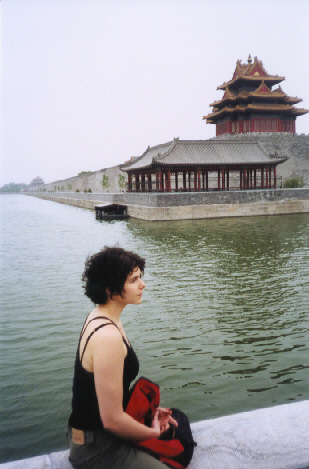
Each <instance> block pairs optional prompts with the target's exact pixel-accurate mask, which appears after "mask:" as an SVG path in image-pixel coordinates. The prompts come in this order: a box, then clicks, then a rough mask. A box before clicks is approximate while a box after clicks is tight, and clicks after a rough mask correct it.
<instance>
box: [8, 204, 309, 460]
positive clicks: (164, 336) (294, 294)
mask: <svg viewBox="0 0 309 469" xmlns="http://www.w3.org/2000/svg"><path fill="white" fill-rule="evenodd" d="M0 204H1V217H2V218H1V227H2V242H1V259H2V263H1V316H0V328H1V336H0V461H1V462H3V461H8V460H11V459H19V458H24V457H28V456H33V455H38V454H43V453H46V452H51V451H54V450H59V449H63V448H65V447H66V441H65V436H64V435H65V427H66V420H67V417H68V414H69V411H70V399H71V385H72V372H73V361H74V355H75V352H76V345H77V340H78V335H79V331H80V328H81V325H82V323H83V321H84V317H85V315H86V314H87V313H88V312H89V311H90V309H91V303H90V302H89V300H88V299H87V298H86V297H85V296H84V295H83V290H82V288H81V280H80V277H81V273H82V270H83V263H84V260H85V257H86V256H87V255H88V254H89V253H93V252H95V251H97V250H99V249H100V248H101V247H102V246H104V245H105V244H107V245H114V244H115V243H118V244H119V245H121V246H123V247H125V248H127V249H132V250H135V251H137V252H138V253H139V254H141V255H142V256H144V257H146V271H145V277H144V279H145V282H146V284H147V287H146V291H145V294H144V297H143V298H144V301H143V303H142V305H140V306H131V307H129V308H128V309H127V310H125V311H124V314H123V322H124V324H125V328H126V331H127V334H128V336H129V338H130V340H131V342H132V344H133V346H134V348H135V350H136V352H137V354H138V356H139V359H140V365H141V375H144V376H147V377H149V378H151V379H152V380H153V381H156V382H158V383H159V384H160V386H161V394H162V404H163V405H168V406H175V407H180V408H182V409H183V410H185V411H186V412H187V414H188V415H189V417H190V419H191V421H197V420H203V419H207V418H213V417H216V416H221V415H226V414H231V413H235V412H241V411H246V410H251V409H256V408H259V407H267V406H272V405H276V404H282V403H287V402H292V401H297V400H303V399H308V385H309V353H308V343H309V328H308V326H309V320H308V303H309V269H308V267H309V214H308V215H307V214H302V215H291V216H288V215H287V216H277V217H256V218H238V219H231V220H230V219H221V220H220V219H218V220H198V221H183V222H172V223H171V222H157V223H151V222H143V221H140V220H133V219H130V220H128V221H124V222H111V223H106V222H105V223H104V222H98V221H96V220H95V216H94V213H93V212H91V211H87V210H82V209H78V208H74V207H69V206H65V205H60V204H56V203H54V202H49V201H43V200H39V199H34V198H31V197H26V196H18V195H10V196H9V195H8V196H1V197H0Z"/></svg>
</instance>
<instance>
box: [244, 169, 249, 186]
mask: <svg viewBox="0 0 309 469" xmlns="http://www.w3.org/2000/svg"><path fill="white" fill-rule="evenodd" d="M244 189H248V181H247V168H245V169H244Z"/></svg>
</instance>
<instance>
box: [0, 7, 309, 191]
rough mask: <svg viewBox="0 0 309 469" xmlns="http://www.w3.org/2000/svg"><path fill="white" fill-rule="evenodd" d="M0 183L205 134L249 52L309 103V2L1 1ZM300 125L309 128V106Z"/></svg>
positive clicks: (211, 131)
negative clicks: (216, 103)
mask: <svg viewBox="0 0 309 469" xmlns="http://www.w3.org/2000/svg"><path fill="white" fill-rule="evenodd" d="M0 8H1V17H2V20H1V22H2V28H1V29H2V158H1V160H2V161H1V179H0V185H2V184H5V183H9V182H13V181H14V182H25V183H30V181H31V180H32V179H33V178H34V177H35V176H41V177H42V178H43V179H44V181H45V182H51V181H55V180H57V179H63V178H67V177H70V176H74V175H76V174H77V173H78V172H80V171H87V170H91V171H95V170H99V169H102V168H105V167H109V166H113V165H116V164H120V163H122V162H124V161H125V160H127V159H129V158H130V156H132V155H134V156H137V155H140V154H141V153H143V151H144V150H145V149H146V147H147V146H148V145H156V144H159V143H163V142H166V141H169V140H171V139H173V138H174V137H180V138H181V139H207V138H211V137H213V136H215V126H214V125H206V124H205V121H203V120H202V117H203V116H204V115H206V114H208V113H209V112H210V110H211V108H209V104H210V103H212V102H213V101H215V100H218V99H220V98H221V97H222V91H219V90H216V88H217V86H219V85H221V84H222V83H223V82H224V81H228V80H229V79H231V78H232V74H233V71H234V69H235V64H236V61H237V59H241V60H242V61H243V62H246V61H247V58H248V54H249V53H250V54H251V56H252V57H254V56H257V57H258V58H259V59H261V60H262V61H263V64H264V67H265V68H266V70H267V72H268V73H271V74H278V75H282V76H285V78H286V80H285V81H284V82H283V83H282V84H281V86H282V88H283V91H285V92H286V93H287V94H289V95H290V96H299V97H300V98H302V99H303V102H302V103H300V104H298V105H297V106H298V107H304V108H307V109H309V61H308V58H309V53H308V52H309V27H308V18H309V0H294V2H292V1H291V0H244V1H243V0H164V1H163V0H162V1H161V0H139V1H138V0H122V1H121V0H2V1H1V7H0ZM296 128H297V133H306V134H307V133H308V132H309V114H307V115H305V116H302V117H299V118H298V119H297V122H296Z"/></svg>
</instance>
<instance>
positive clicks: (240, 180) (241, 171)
mask: <svg viewBox="0 0 309 469" xmlns="http://www.w3.org/2000/svg"><path fill="white" fill-rule="evenodd" d="M242 181H243V170H242V169H240V170H239V186H240V189H242V187H243V184H242Z"/></svg>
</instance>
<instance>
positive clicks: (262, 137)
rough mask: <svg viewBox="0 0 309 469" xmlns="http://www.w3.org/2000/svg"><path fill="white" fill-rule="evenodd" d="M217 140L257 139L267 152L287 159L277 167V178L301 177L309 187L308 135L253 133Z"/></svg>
mask: <svg viewBox="0 0 309 469" xmlns="http://www.w3.org/2000/svg"><path fill="white" fill-rule="evenodd" d="M217 139H219V140H226V139H237V140H243V139H258V140H259V141H260V142H261V144H262V146H263V147H264V148H265V150H266V151H267V152H269V153H271V154H273V153H277V154H278V155H279V156H287V157H288V159H287V161H286V162H285V163H282V164H279V165H278V166H277V175H278V177H282V179H283V181H284V179H286V178H289V177H291V176H301V177H303V178H304V180H305V184H306V187H309V135H305V134H301V135H297V134H295V135H292V134H288V133H286V134H279V133H253V134H238V135H222V136H220V137H217Z"/></svg>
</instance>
